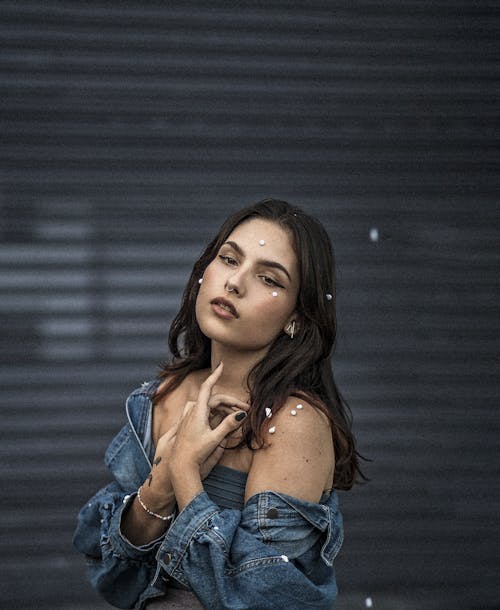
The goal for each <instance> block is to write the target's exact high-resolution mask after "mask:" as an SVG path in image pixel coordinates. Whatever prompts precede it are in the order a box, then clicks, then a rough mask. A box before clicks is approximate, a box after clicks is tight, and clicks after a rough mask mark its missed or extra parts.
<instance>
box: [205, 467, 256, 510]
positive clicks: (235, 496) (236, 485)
mask: <svg viewBox="0 0 500 610" xmlns="http://www.w3.org/2000/svg"><path fill="white" fill-rule="evenodd" d="M247 477H248V475H247V474H246V472H241V471H240V470H235V469H234V468H228V467H227V466H222V465H220V464H216V465H215V466H214V467H213V468H212V471H211V472H210V474H209V475H208V477H207V478H206V479H205V480H204V481H203V487H204V489H205V491H206V492H207V494H208V496H209V498H210V499H211V500H212V502H215V504H217V506H219V507H220V508H223V509H224V508H236V509H238V510H241V509H242V508H243V506H244V504H245V486H246V482H247Z"/></svg>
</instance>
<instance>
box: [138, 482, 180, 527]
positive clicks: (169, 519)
mask: <svg viewBox="0 0 500 610" xmlns="http://www.w3.org/2000/svg"><path fill="white" fill-rule="evenodd" d="M141 487H142V485H141ZM137 499H138V500H139V504H140V505H141V506H142V508H143V509H144V510H145V511H146V512H147V513H148V515H151V517H156V518H157V519H161V520H162V521H172V519H173V518H174V517H175V513H172V514H171V515H167V516H166V517H164V516H163V515H159V514H158V513H155V512H153V511H152V510H150V509H149V508H148V507H147V506H146V505H145V504H144V502H143V501H142V498H141V488H140V487H139V489H138V490H137Z"/></svg>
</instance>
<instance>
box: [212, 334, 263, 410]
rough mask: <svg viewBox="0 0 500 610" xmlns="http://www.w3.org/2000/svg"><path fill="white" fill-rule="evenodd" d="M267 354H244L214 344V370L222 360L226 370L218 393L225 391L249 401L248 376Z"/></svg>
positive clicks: (221, 378) (217, 386)
mask: <svg viewBox="0 0 500 610" xmlns="http://www.w3.org/2000/svg"><path fill="white" fill-rule="evenodd" d="M264 355H265V352H242V351H238V350H234V349H231V348H229V347H227V346H225V345H220V344H214V343H213V342H212V362H211V364H212V370H214V369H215V367H216V366H217V365H218V364H219V362H220V361H221V360H222V362H223V363H224V370H223V373H222V375H221V377H220V379H219V380H218V382H217V385H216V388H217V391H221V390H224V391H225V392H227V393H230V394H233V395H234V396H236V397H237V398H240V399H242V400H247V399H248V396H249V390H248V375H249V373H250V371H251V370H252V368H253V367H254V366H255V364H256V363H257V362H259V361H260V360H261V359H262V358H263V357H264Z"/></svg>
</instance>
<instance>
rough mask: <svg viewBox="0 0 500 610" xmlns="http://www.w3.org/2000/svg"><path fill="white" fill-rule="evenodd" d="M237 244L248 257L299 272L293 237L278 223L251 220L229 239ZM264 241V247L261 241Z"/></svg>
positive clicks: (239, 227)
mask: <svg viewBox="0 0 500 610" xmlns="http://www.w3.org/2000/svg"><path fill="white" fill-rule="evenodd" d="M227 240H228V241H234V242H236V243H237V244H238V245H239V246H240V247H241V248H242V249H243V250H244V252H245V254H247V255H251V256H255V257H256V258H260V259H267V260H273V261H277V262H279V263H281V264H282V265H285V266H286V267H287V268H288V269H289V271H292V272H294V273H296V272H297V257H296V255H295V251H294V248H293V240H292V236H291V235H290V233H289V232H288V231H285V229H283V228H282V227H280V226H279V225H278V224H277V223H275V222H272V221H271V220H265V219H263V218H251V219H249V220H246V221H244V222H242V223H241V224H240V225H238V226H237V227H236V228H235V229H234V231H232V233H231V234H230V235H229V237H228V238H227ZM261 240H264V242H265V243H264V245H263V246H261V245H260V243H259V242H260V241H261Z"/></svg>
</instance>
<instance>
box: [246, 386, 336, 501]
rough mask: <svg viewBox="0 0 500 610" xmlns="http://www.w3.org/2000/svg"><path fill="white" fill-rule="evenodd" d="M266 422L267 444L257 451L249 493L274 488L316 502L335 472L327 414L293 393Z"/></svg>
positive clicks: (249, 482) (248, 482)
mask: <svg viewBox="0 0 500 610" xmlns="http://www.w3.org/2000/svg"><path fill="white" fill-rule="evenodd" d="M266 425H267V426H268V429H267V431H265V434H264V439H265V446H264V447H263V448H262V449H259V450H257V451H255V453H254V456H253V461H252V467H251V469H250V472H249V476H248V481H247V491H246V496H247V497H250V496H251V495H253V494H254V493H259V492H261V491H266V490H272V491H277V492H282V493H286V494H288V495H291V496H295V497H298V498H301V499H304V500H308V501H310V502H317V501H318V500H319V498H320V497H321V495H322V493H323V490H324V489H326V488H328V487H329V486H331V481H330V479H331V477H332V476H333V460H334V454H333V441H332V432H331V427H330V424H329V421H328V418H327V417H326V415H325V414H324V413H322V412H321V410H320V409H318V408H317V407H314V406H313V405H311V403H309V402H307V401H305V400H302V399H298V398H295V397H290V398H289V399H288V400H287V401H286V404H285V405H284V406H283V407H282V409H280V411H279V412H278V413H276V414H273V415H272V417H270V418H269V419H268V420H267V422H266Z"/></svg>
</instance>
